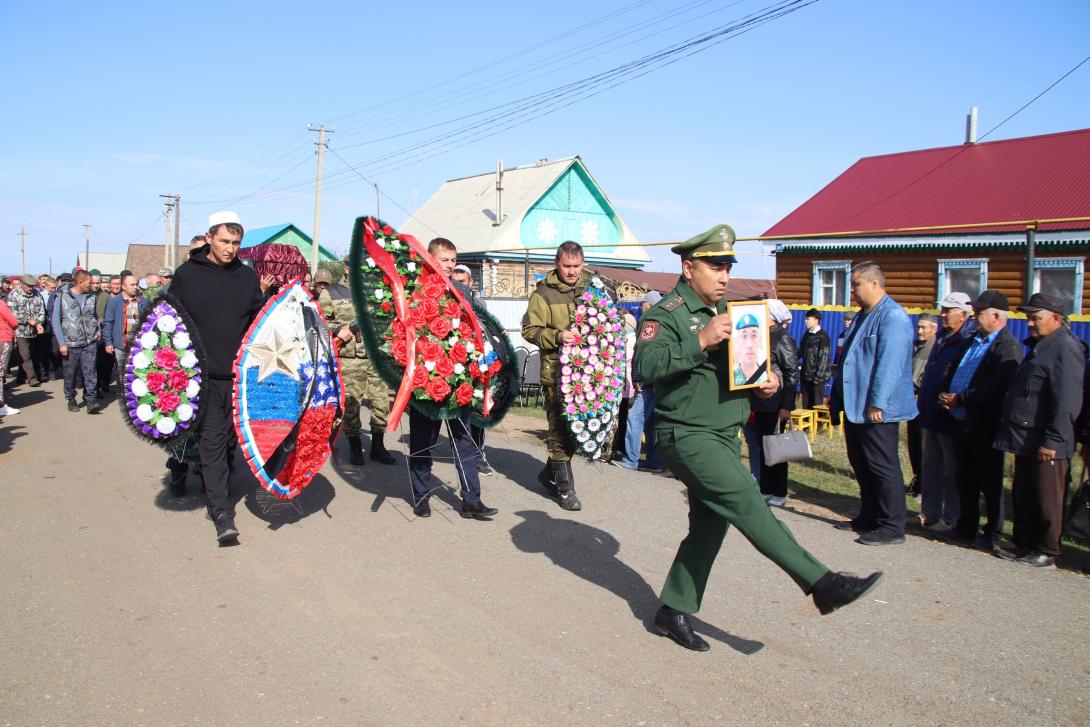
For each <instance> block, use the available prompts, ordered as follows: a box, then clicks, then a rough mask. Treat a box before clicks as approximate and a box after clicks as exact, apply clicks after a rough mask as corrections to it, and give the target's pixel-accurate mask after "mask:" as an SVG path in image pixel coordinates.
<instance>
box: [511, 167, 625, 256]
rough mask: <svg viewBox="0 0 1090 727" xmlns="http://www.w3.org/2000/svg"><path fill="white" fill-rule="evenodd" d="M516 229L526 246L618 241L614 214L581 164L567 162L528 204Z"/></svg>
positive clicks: (600, 249) (602, 250)
mask: <svg viewBox="0 0 1090 727" xmlns="http://www.w3.org/2000/svg"><path fill="white" fill-rule="evenodd" d="M519 232H520V235H521V237H522V243H523V244H524V245H526V246H527V247H530V248H536V247H541V248H555V247H556V246H557V245H559V244H560V243H562V242H564V241H566V240H572V241H574V242H578V243H579V244H581V245H603V244H607V245H615V244H616V243H618V242H619V241H620V240H621V226H620V222H619V220H618V218H617V213H616V212H614V211H613V208H612V207H611V206H610V204H609V202H607V201H606V198H605V197H604V196H603V195H602V193H601V191H600V190H599V189H598V186H597V185H596V184H594V182H593V181H592V180H591V179H590V177H589V175H588V174H587V173H586V171H584V169H583V167H582V165H581V164H573V165H571V167H570V168H569V169H568V170H567V171H566V172H564V173H563V174H561V175H560V178H559V179H557V180H556V182H554V183H553V185H552V186H551V187H550V188H549V191H548V192H546V193H545V195H544V196H543V197H542V198H541V199H539V200H538V201H537V202H536V203H534V204H533V205H532V206H531V207H530V209H529V211H528V212H527V213H526V215H525V217H523V219H522V227H521V228H520V231H519ZM616 249H617V248H616V247H612V246H609V247H595V248H594V249H593V251H588V253H589V254H591V255H599V254H601V253H610V252H615V251H616Z"/></svg>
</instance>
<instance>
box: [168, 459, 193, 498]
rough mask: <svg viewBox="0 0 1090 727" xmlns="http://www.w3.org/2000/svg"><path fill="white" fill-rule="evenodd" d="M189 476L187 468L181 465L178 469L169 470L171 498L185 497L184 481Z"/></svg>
mask: <svg viewBox="0 0 1090 727" xmlns="http://www.w3.org/2000/svg"><path fill="white" fill-rule="evenodd" d="M188 476H189V466H188V465H186V464H182V465H181V466H180V467H171V468H170V484H169V485H168V487H169V488H170V494H171V495H172V496H173V497H185V481H186V478H187V477H188Z"/></svg>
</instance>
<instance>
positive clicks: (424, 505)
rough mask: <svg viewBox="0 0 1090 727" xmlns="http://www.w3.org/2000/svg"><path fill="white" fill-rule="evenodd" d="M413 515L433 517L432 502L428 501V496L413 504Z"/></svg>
mask: <svg viewBox="0 0 1090 727" xmlns="http://www.w3.org/2000/svg"><path fill="white" fill-rule="evenodd" d="M413 515H416V516H417V517H431V504H430V503H428V498H426V497H425V498H424V499H423V500H421V501H420V502H418V503H416V504H415V505H413Z"/></svg>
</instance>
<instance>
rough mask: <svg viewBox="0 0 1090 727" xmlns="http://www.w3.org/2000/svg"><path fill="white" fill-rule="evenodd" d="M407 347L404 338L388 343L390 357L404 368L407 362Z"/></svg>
mask: <svg viewBox="0 0 1090 727" xmlns="http://www.w3.org/2000/svg"><path fill="white" fill-rule="evenodd" d="M408 354H409V352H408V346H406V345H405V339H404V338H397V339H394V340H393V341H390V355H391V356H393V357H394V360H395V361H397V362H398V363H399V364H401V365H402V366H404V365H405V364H406V363H408V361H409V355H408Z"/></svg>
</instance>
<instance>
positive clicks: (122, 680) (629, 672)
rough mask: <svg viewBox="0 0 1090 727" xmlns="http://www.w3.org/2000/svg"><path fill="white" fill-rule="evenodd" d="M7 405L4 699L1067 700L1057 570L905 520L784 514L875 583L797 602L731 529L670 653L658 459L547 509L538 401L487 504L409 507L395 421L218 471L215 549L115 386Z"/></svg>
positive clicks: (159, 704)
mask: <svg viewBox="0 0 1090 727" xmlns="http://www.w3.org/2000/svg"><path fill="white" fill-rule="evenodd" d="M12 403H14V405H16V406H20V407H25V408H24V411H23V413H22V414H20V415H18V416H16V417H9V418H8V419H7V421H5V422H3V424H2V425H0V471H2V472H3V476H2V480H0V482H2V484H0V488H2V493H3V500H2V501H3V504H4V517H3V525H2V526H0V552H2V554H3V557H2V558H0V580H2V582H3V584H4V596H3V598H2V599H0V724H11V725H37V724H41V725H225V724H230V725H240V726H242V725H259V726H261V727H267V726H268V725H285V724H289V725H290V724H301V725H314V724H328V725H449V724H472V725H537V724H545V725H614V724H617V725H674V724H682V725H684V724H692V725H706V724H715V723H718V724H736V725H764V724H770V725H771V724H785V725H885V724H889V725H967V724H987V725H1019V726H1023V725H1067V724H1071V725H1083V724H1087V722H1088V721H1090V704H1088V700H1090V688H1088V687H1090V647H1088V646H1087V643H1088V640H1087V638H1086V634H1087V633H1088V628H1090V609H1088V608H1087V603H1088V596H1090V580H1087V579H1085V578H1083V577H1081V576H1078V575H1074V574H1071V573H1066V572H1058V571H1055V570H1048V571H1036V570H1033V569H1029V568H1024V567H1017V566H1015V565H1012V564H1009V563H1005V562H1002V561H999V560H997V559H995V558H991V557H988V556H986V555H983V554H979V553H974V552H970V551H967V550H963V549H958V548H952V547H947V546H944V545H942V544H939V543H935V542H932V541H927V540H923V539H919V538H910V540H909V542H908V544H907V545H904V546H901V547H893V548H867V547H863V546H860V545H856V544H854V543H852V541H851V538H850V536H848V535H847V534H845V533H840V532H838V531H836V530H834V529H833V528H831V527H829V525H828V523H827V522H826V521H825V520H823V519H821V518H820V517H819V516H814V515H804V514H799V513H793V512H790V511H788V512H784V513H783V515H782V517H783V518H784V520H785V521H786V522H787V523H788V524H789V526H790V527H791V529H792V530H793V531H794V533H795V534H796V536H797V537H798V538H799V540H800V541H801V542H802V543H804V544H805V545H806V546H807V547H809V548H810V549H811V550H812V551H813V552H814V553H815V554H816V555H817V556H818V557H819V558H821V559H822V560H823V561H825V562H826V563H827V564H829V565H830V566H832V567H834V568H836V569H841V570H854V571H859V572H863V571H867V570H870V569H873V568H881V569H883V570H885V571H886V574H887V577H886V580H885V582H884V584H883V585H882V586H881V587H880V588H879V589H878V590H877V591H876V592H875V593H874V594H873V598H871V599H869V600H867V601H866V602H864V603H859V604H856V605H853V606H852V607H850V608H847V609H845V610H843V611H840V612H838V613H836V614H834V615H833V616H829V617H820V616H819V615H818V613H817V611H816V610H815V609H814V608H813V606H812V605H811V603H810V601H809V600H808V599H806V598H804V597H803V596H802V595H801V594H800V593H799V592H798V591H797V589H796V588H795V586H794V585H793V583H792V582H791V581H790V580H789V579H788V578H787V577H786V576H785V575H784V574H782V573H780V572H779V571H778V570H776V569H775V568H774V567H773V566H772V565H771V564H769V563H768V562H767V561H765V560H764V559H762V558H761V557H760V556H759V555H757V554H756V552H755V551H754V550H753V548H752V547H750V546H749V544H748V543H746V542H745V541H744V540H743V539H742V538H741V537H739V536H738V534H737V533H735V532H732V533H731V534H730V535H729V536H728V538H727V542H726V544H725V546H724V551H723V553H722V555H721V556H720V559H719V561H718V563H717V567H716V569H715V571H714V573H713V577H712V581H711V584H710V586H709V592H708V596H707V598H706V600H705V603H704V608H703V610H702V611H701V613H700V619H701V621H700V622H699V623H698V630H699V631H700V632H701V633H703V634H704V636H705V637H706V638H708V639H709V640H710V641H711V643H712V650H711V652H709V653H706V654H694V653H690V652H687V651H684V650H683V649H681V648H679V647H677V646H675V645H674V644H672V643H670V642H668V641H666V640H665V639H662V638H659V637H657V636H654V635H652V634H650V633H649V632H648V631H647V627H646V625H645V623H646V621H647V618H648V617H649V615H650V614H651V613H652V612H653V610H654V609H655V607H656V605H657V604H656V599H655V593H656V591H657V589H658V587H659V585H660V584H661V581H662V578H663V576H664V574H665V571H666V568H667V566H668V564H669V561H670V558H671V556H672V554H673V550H674V548H675V547H676V545H677V542H678V540H679V539H680V538H681V536H682V534H683V531H684V529H685V523H686V519H685V513H686V508H685V500H684V495H683V492H682V489H681V486H680V484H679V483H677V482H676V481H674V480H670V479H665V478H662V477H656V476H653V475H644V474H634V473H626V472H623V471H621V470H619V469H616V468H613V467H595V466H590V465H587V464H583V463H580V464H578V465H576V468H575V469H576V475H577V478H578V481H579V493H580V496H581V497H582V499H583V502H584V504H585V509H584V510H583V511H582V512H580V513H570V514H569V513H565V512H563V511H561V510H560V509H559V508H558V507H557V506H556V505H555V504H553V503H551V502H550V501H549V500H547V499H545V498H544V497H543V496H542V495H541V493H539V492H538V491H537V490H536V488H535V487H534V485H533V484H532V482H533V477H534V474H535V473H536V471H537V470H538V468H539V467H540V459H539V458H540V456H541V451H540V447H541V445H540V443H539V439H540V436H539V434H538V433H537V432H535V431H532V429H533V427H535V426H538V425H539V424H538V423H535V422H534V421H533V420H521V421H522V423H523V424H525V423H527V422H529V424H530V428H531V431H529V432H516V431H515V429H514V427H515V424H516V422H514V421H513V422H512V423H511V424H509V425H508V426H507V428H506V431H501V432H494V433H492V434H491V435H490V436H489V440H488V447H489V456H490V458H491V459H492V461H493V463H494V464H495V465H496V467H497V468H498V469H499V470H500V471H501V472H503V473H504V475H501V476H497V477H492V478H487V479H486V480H485V483H484V496H485V501H486V502H488V503H489V504H490V505H493V506H495V507H498V508H499V509H500V514H499V516H497V517H496V519H495V521H493V522H490V523H486V522H477V521H464V520H461V519H460V518H458V517H457V515H456V513H454V512H452V511H450V510H449V509H447V508H448V507H449V505H448V506H440V507H439V508H438V509H437V512H436V515H435V516H434V517H432V518H431V519H430V520H413V519H412V517H411V510H410V508H409V507H408V506H407V504H406V502H405V496H406V494H407V484H406V471H405V463H404V457H403V453H404V451H405V443H404V442H403V441H395V443H394V445H395V446H394V448H395V449H396V454H395V456H396V457H397V459H398V464H397V465H395V466H391V467H383V466H380V465H375V464H373V463H368V464H367V465H366V466H365V467H362V468H353V467H349V466H342V465H334V464H333V463H330V464H329V465H327V467H326V468H325V470H324V471H323V472H322V475H321V476H320V477H319V478H318V479H316V480H315V482H314V483H313V484H312V485H311V486H310V488H308V490H306V491H305V493H304V494H303V495H302V496H301V497H300V498H299V499H298V501H297V502H296V503H294V504H281V503H278V502H274V501H270V500H269V499H268V498H266V497H263V496H261V495H258V494H255V492H254V491H253V484H252V481H247V482H243V481H242V479H243V478H239V482H238V483H237V484H239V485H240V486H242V485H245V486H244V487H242V488H241V489H242V490H243V491H244V492H243V493H242V494H243V501H242V503H241V504H240V506H239V519H238V524H239V527H240V529H241V531H242V537H241V545H240V546H238V547H230V548H220V547H217V546H216V543H215V541H214V538H213V535H214V533H213V529H212V526H211V524H210V523H209V522H208V521H206V520H205V515H204V508H203V503H202V502H201V500H200V498H199V496H198V495H196V490H197V489H198V484H197V482H195V481H194V480H192V479H191V481H190V492H191V493H193V494H191V496H189V497H187V498H184V499H181V500H176V499H173V498H171V497H169V496H168V495H167V494H166V493H165V489H164V486H163V481H162V475H163V473H164V470H163V461H164V456H163V454H162V453H161V452H159V451H157V450H155V449H154V448H152V447H151V446H148V445H145V444H143V443H141V442H139V441H137V439H136V438H135V437H133V436H132V435H131V434H130V433H129V432H128V431H127V430H126V428H125V427H124V425H123V424H122V422H121V420H120V417H119V415H118V412H117V409H116V406H114V405H112V406H111V407H110V408H108V409H107V410H106V411H105V412H104V413H103V414H102V415H100V416H98V417H90V416H88V415H87V414H85V413H84V412H82V411H81V412H80V413H78V414H73V413H69V412H67V411H65V409H64V406H63V403H64V402H63V398H62V397H61V394H60V387H59V384H57V383H55V382H54V383H50V384H48V385H46V386H45V387H43V388H42V389H40V390H31V391H29V392H21V393H19V394H16V395H15V396H14V397H13V402H12ZM527 440H529V441H527ZM436 473H437V474H438V476H439V477H440V478H442V479H444V480H445V481H447V482H451V481H453V468H452V467H451V466H450V465H449V464H442V465H440V466H438V467H437V469H436ZM247 479H248V478H247ZM445 499H446V501H447V502H448V503H454V502H455V500H454V499H453V498H452V497H449V496H445Z"/></svg>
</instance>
